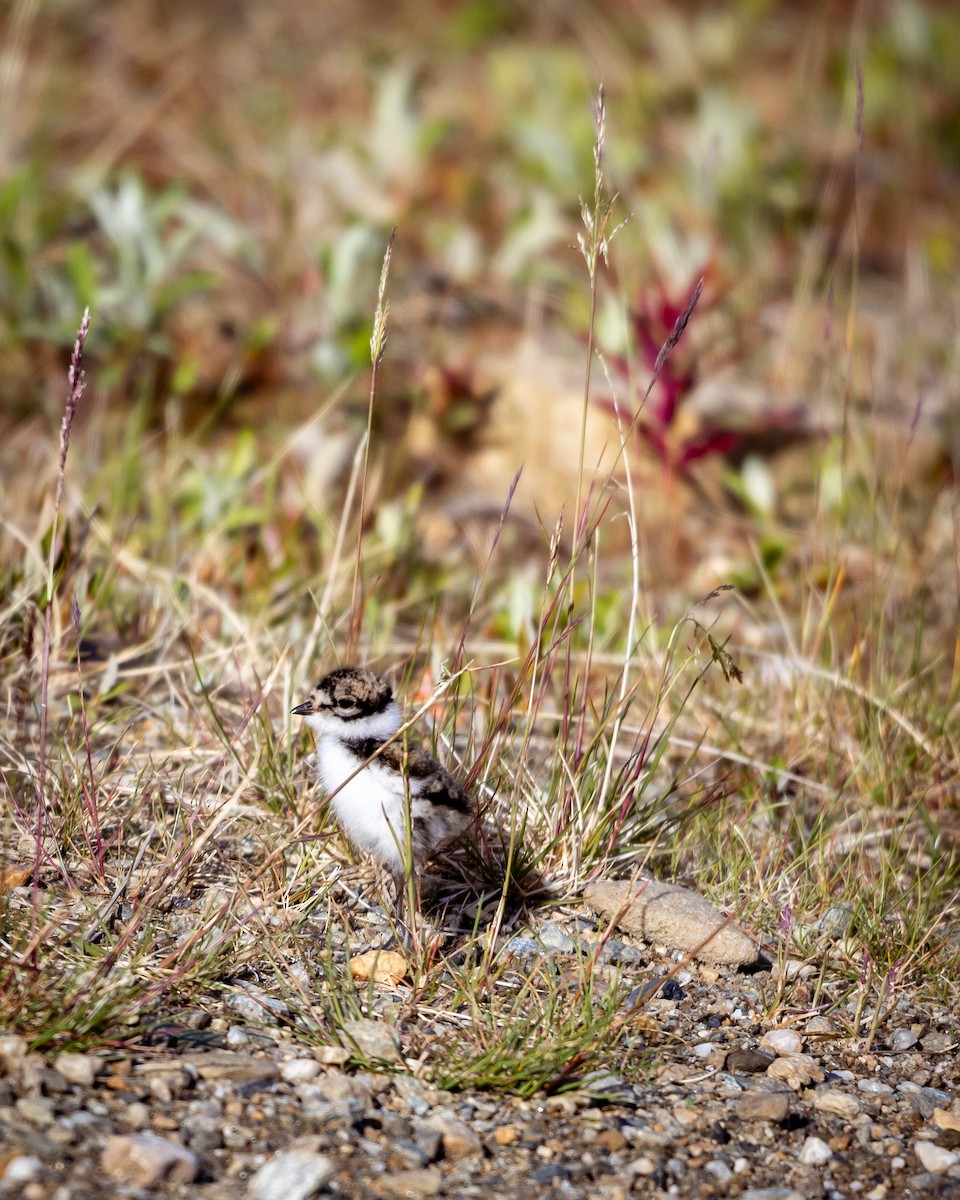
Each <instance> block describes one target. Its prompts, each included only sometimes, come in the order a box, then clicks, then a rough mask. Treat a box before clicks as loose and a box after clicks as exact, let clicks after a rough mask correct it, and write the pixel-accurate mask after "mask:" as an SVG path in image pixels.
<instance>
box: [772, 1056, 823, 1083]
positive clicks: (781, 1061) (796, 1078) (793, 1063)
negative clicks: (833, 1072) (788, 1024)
mask: <svg viewBox="0 0 960 1200" xmlns="http://www.w3.org/2000/svg"><path fill="white" fill-rule="evenodd" d="M767 1075H768V1076H770V1078H772V1079H782V1080H783V1082H784V1083H786V1084H787V1085H788V1086H789V1087H792V1088H793V1090H794V1091H795V1092H798V1091H799V1090H800V1089H801V1088H802V1087H806V1086H807V1084H808V1083H822V1082H823V1070H822V1069H821V1067H820V1064H819V1063H818V1062H817V1061H816V1059H814V1058H811V1056H810V1055H809V1054H791V1055H789V1056H787V1057H785V1058H778V1059H776V1061H775V1062H772V1063H771V1064H770V1066H769V1067H768V1068H767Z"/></svg>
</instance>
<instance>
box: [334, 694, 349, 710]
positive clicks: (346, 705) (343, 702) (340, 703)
mask: <svg viewBox="0 0 960 1200" xmlns="http://www.w3.org/2000/svg"><path fill="white" fill-rule="evenodd" d="M337 708H353V701H352V700H348V699H347V698H346V696H341V697H340V699H339V700H338V701H337Z"/></svg>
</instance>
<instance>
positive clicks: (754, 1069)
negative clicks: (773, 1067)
mask: <svg viewBox="0 0 960 1200" xmlns="http://www.w3.org/2000/svg"><path fill="white" fill-rule="evenodd" d="M773 1060H774V1055H772V1054H765V1053H764V1052H763V1051H762V1050H731V1051H730V1053H729V1054H728V1055H727V1061H726V1064H725V1066H726V1069H727V1070H728V1071H729V1072H730V1074H731V1075H761V1074H763V1072H764V1071H766V1069H767V1067H769V1066H770V1064H771V1063H772V1062H773Z"/></svg>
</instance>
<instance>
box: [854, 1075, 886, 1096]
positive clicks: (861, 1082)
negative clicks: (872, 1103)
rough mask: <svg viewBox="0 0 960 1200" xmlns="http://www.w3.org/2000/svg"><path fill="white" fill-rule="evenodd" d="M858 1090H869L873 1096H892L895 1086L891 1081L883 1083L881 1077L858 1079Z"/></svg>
mask: <svg viewBox="0 0 960 1200" xmlns="http://www.w3.org/2000/svg"><path fill="white" fill-rule="evenodd" d="M857 1090H858V1091H860V1092H867V1093H869V1094H870V1095H873V1096H890V1095H892V1094H893V1088H892V1087H891V1086H890V1084H889V1083H883V1082H882V1081H881V1080H879V1079H858V1080H857Z"/></svg>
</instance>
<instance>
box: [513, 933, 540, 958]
mask: <svg viewBox="0 0 960 1200" xmlns="http://www.w3.org/2000/svg"><path fill="white" fill-rule="evenodd" d="M505 950H506V953H507V954H511V955H513V957H514V958H534V957H536V956H537V955H539V954H542V953H543V948H542V947H541V945H540V943H539V942H538V941H537V939H536V938H531V937H519V936H518V937H514V938H511V939H510V941H509V942H507V944H506V947H505Z"/></svg>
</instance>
